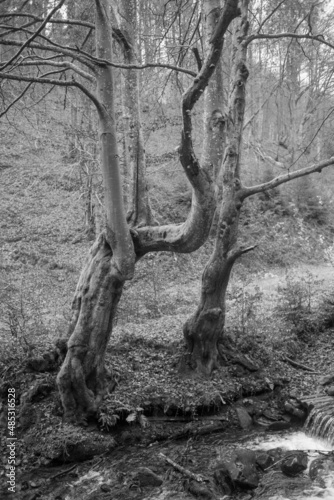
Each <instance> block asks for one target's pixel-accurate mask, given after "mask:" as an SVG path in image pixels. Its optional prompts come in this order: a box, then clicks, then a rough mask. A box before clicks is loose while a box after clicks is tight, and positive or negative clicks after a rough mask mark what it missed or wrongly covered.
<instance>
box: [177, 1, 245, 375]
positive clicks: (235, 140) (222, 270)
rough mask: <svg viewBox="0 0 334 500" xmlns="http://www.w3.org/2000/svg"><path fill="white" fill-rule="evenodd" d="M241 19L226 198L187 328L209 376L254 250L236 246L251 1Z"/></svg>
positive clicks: (194, 354)
mask: <svg viewBox="0 0 334 500" xmlns="http://www.w3.org/2000/svg"><path fill="white" fill-rule="evenodd" d="M240 7H241V12H242V15H241V18H240V21H239V25H238V28H237V29H236V32H235V46H234V54H233V58H234V66H233V75H232V85H231V91H230V96H229V109H228V113H227V116H226V125H227V136H226V149H225V152H224V159H223V166H222V168H223V172H222V173H223V176H222V185H223V200H222V203H221V206H220V210H219V219H218V226H217V232H216V239H215V247H214V251H213V253H212V255H211V257H210V259H209V262H208V263H207V265H206V267H205V269H204V272H203V276H202V291H201V298H200V303H199V306H198V308H197V310H196V312H195V313H194V314H193V316H191V317H190V318H189V319H188V320H187V322H186V323H185V325H184V336H185V340H186V342H187V346H188V349H189V353H190V360H189V365H190V366H189V367H190V368H191V369H195V370H196V372H197V373H199V374H200V375H204V376H210V374H211V373H212V371H213V370H214V369H215V368H216V367H217V364H218V357H219V352H218V342H219V340H221V339H222V334H223V328H224V323H225V297H226V290H227V285H228V282H229V278H230V273H231V270H232V267H233V264H234V262H235V261H236V259H237V258H238V257H239V256H240V255H241V254H242V253H244V252H246V251H248V250H250V248H248V249H244V248H241V247H238V244H237V235H238V224H239V214H240V208H241V206H242V199H241V196H240V194H241V182H240V149H241V138H242V126H243V118H244V111H245V86H246V81H247V77H248V69H247V66H246V52H247V49H246V47H245V46H244V45H243V43H242V42H243V40H244V39H245V38H246V35H247V31H248V21H247V2H240Z"/></svg>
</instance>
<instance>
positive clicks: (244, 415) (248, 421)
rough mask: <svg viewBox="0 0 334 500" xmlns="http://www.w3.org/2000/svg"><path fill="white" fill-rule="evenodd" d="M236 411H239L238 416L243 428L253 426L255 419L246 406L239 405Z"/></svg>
mask: <svg viewBox="0 0 334 500" xmlns="http://www.w3.org/2000/svg"><path fill="white" fill-rule="evenodd" d="M235 411H236V412H237V416H238V419H239V422H240V425H241V428H242V429H244V430H246V429H249V428H250V427H252V425H253V420H252V418H251V416H250V415H249V413H248V411H247V410H246V408H244V407H243V406H239V407H237V408H236V409H235Z"/></svg>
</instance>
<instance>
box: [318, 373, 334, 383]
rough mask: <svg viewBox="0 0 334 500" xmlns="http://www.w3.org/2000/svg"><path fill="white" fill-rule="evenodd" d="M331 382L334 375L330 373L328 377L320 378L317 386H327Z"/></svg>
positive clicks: (333, 380)
mask: <svg viewBox="0 0 334 500" xmlns="http://www.w3.org/2000/svg"><path fill="white" fill-rule="evenodd" d="M332 382H334V373H331V374H329V375H325V376H324V377H321V378H320V379H319V384H320V385H329V384H331V383H332Z"/></svg>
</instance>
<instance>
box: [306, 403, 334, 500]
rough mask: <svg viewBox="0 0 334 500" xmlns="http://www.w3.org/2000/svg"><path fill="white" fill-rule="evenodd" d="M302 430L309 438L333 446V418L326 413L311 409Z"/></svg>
mask: <svg viewBox="0 0 334 500" xmlns="http://www.w3.org/2000/svg"><path fill="white" fill-rule="evenodd" d="M304 428H305V429H306V432H307V434H309V435H310V436H313V437H318V438H324V439H326V441H328V442H329V443H330V444H332V445H333V446H334V417H333V416H332V415H330V414H328V413H326V411H321V410H319V409H318V408H313V410H311V412H310V414H309V416H308V418H307V420H306V422H305V426H304ZM333 499H334V497H333Z"/></svg>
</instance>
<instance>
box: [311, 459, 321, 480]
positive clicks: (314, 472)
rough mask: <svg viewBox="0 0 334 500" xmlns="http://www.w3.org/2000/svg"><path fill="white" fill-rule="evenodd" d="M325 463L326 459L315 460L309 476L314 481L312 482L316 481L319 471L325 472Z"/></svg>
mask: <svg viewBox="0 0 334 500" xmlns="http://www.w3.org/2000/svg"><path fill="white" fill-rule="evenodd" d="M324 461H325V459H324V458H323V457H321V458H316V459H315V460H313V462H311V465H310V470H309V476H310V478H311V479H312V481H314V480H315V478H316V477H317V476H318V474H319V471H321V470H324Z"/></svg>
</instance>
